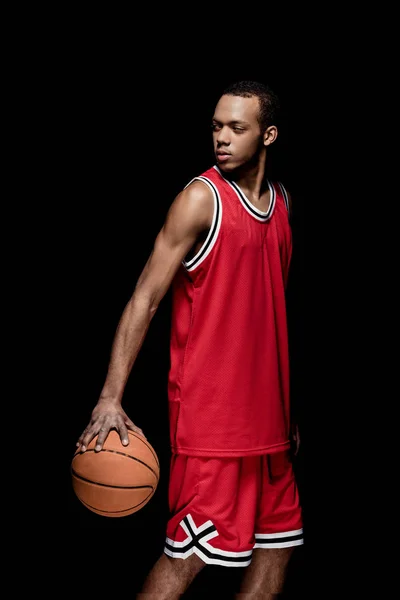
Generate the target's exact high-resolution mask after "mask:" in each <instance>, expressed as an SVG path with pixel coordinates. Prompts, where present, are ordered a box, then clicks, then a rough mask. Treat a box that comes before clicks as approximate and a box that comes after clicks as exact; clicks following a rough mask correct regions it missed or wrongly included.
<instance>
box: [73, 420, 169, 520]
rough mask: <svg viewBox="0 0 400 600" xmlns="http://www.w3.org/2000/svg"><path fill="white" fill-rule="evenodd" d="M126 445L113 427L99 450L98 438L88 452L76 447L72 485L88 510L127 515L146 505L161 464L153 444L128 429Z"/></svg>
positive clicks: (155, 483)
mask: <svg viewBox="0 0 400 600" xmlns="http://www.w3.org/2000/svg"><path fill="white" fill-rule="evenodd" d="M128 434H129V444H128V445H127V446H123V445H122V443H121V440H120V437H119V433H118V432H117V431H115V430H111V431H110V432H109V434H108V436H107V439H106V441H105V442H104V444H103V448H102V450H100V452H95V451H94V447H95V445H96V440H97V437H95V438H94V439H93V440H92V441H91V442H90V444H88V446H87V449H86V451H85V452H79V450H77V451H76V452H75V454H74V456H73V458H72V462H71V474H72V486H73V489H74V492H75V494H76V496H77V497H78V498H79V500H80V501H81V502H82V504H84V506H86V508H88V509H89V510H91V511H93V512H95V513H97V514H98V515H104V516H106V517H124V516H126V515H130V514H132V513H134V512H136V511H138V510H140V509H141V508H143V506H145V505H146V504H147V503H148V502H149V500H150V498H151V497H152V496H153V494H154V492H155V490H156V488H157V485H158V481H159V478H160V463H159V460H158V457H157V454H156V452H155V450H154V448H153V447H152V446H151V444H150V443H149V442H148V441H147V440H145V439H144V438H143V437H142V436H140V435H139V434H137V433H134V432H133V431H128Z"/></svg>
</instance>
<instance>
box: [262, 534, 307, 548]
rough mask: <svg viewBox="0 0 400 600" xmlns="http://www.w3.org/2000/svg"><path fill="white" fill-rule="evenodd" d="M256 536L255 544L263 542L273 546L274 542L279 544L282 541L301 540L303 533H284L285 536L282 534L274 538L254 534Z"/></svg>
mask: <svg viewBox="0 0 400 600" xmlns="http://www.w3.org/2000/svg"><path fill="white" fill-rule="evenodd" d="M255 538H256V542H257V544H263V545H264V544H265V545H268V546H274V545H276V544H281V543H282V542H295V541H297V540H303V534H302V533H298V534H297V535H286V536H282V537H276V538H266V539H265V538H260V537H258V536H257V534H256V536H255Z"/></svg>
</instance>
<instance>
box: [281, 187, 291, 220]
mask: <svg viewBox="0 0 400 600" xmlns="http://www.w3.org/2000/svg"><path fill="white" fill-rule="evenodd" d="M278 185H279V187H280V188H281V192H282V195H283V199H284V201H285V204H286V208H287V211H288V215H289V216H290V205H289V196H288V193H287V191H286V189H285V186H284V185H283V183H281V182H280V181H278Z"/></svg>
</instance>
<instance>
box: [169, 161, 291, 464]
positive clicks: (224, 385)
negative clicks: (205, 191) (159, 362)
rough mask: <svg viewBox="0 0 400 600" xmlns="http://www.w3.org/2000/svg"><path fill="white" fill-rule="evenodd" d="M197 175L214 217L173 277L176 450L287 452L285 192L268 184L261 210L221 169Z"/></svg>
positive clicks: (172, 431) (171, 390)
mask: <svg viewBox="0 0 400 600" xmlns="http://www.w3.org/2000/svg"><path fill="white" fill-rule="evenodd" d="M194 180H198V181H202V182H203V183H204V185H206V186H208V187H209V189H210V190H211V191H212V194H213V196H214V218H213V222H212V226H211V229H210V231H209V234H208V236H207V239H206V240H205V242H204V244H203V246H202V248H201V250H200V251H199V252H198V253H197V254H196V255H195V256H194V257H193V258H191V259H190V260H189V259H188V260H184V261H183V262H182V264H181V266H180V268H179V271H178V272H177V274H176V276H175V278H174V280H173V283H172V294H173V296H172V299H173V305H172V329H171V343H170V359H171V364H170V371H169V376H168V401H169V417H170V440H171V447H172V452H173V453H177V454H186V455H188V456H202V457H205V456H220V457H236V456H244V455H262V454H265V453H273V452H281V451H282V450H285V449H287V448H288V447H289V432H290V419H289V358H288V340H287V324H286V304H285V287H286V282H287V277H288V271H289V264H290V259H291V253H292V237H291V228H290V223H289V215H288V209H289V205H288V199H287V194H286V191H285V189H284V187H283V185H282V184H280V183H273V182H268V186H269V190H270V204H269V208H268V210H267V211H266V212H262V211H260V210H258V209H257V208H255V207H254V206H253V204H252V203H251V202H250V201H249V200H248V199H247V198H246V196H245V194H244V193H243V191H242V190H241V189H240V188H239V186H238V185H237V184H236V183H234V182H233V181H232V182H231V181H228V180H227V179H226V177H225V176H224V175H223V174H222V172H221V171H220V170H219V169H218V167H216V166H214V167H212V168H210V169H208V170H207V171H205V172H204V173H202V174H201V175H200V176H199V177H196V178H195V179H194ZM194 180H192V181H194ZM190 183H191V182H190ZM188 185H189V184H188Z"/></svg>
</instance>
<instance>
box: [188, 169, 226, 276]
mask: <svg viewBox="0 0 400 600" xmlns="http://www.w3.org/2000/svg"><path fill="white" fill-rule="evenodd" d="M193 181H202V182H203V183H205V184H206V185H208V187H209V188H210V190H211V191H212V193H213V197H214V214H213V220H212V223H211V227H210V231H209V232H208V235H207V238H206V240H205V242H204V244H203V245H202V247H201V248H200V250H199V251H198V252H197V254H196V255H195V256H194V257H193V258H191V259H190V260H188V261H185V260H182V264H183V266H184V267H185V268H186V270H187V271H193V270H194V269H196V268H197V267H198V266H199V265H200V264H201V263H202V262H203V261H204V260H205V259H206V257H207V256H208V255H209V254H210V252H211V250H212V249H213V247H214V245H215V242H216V241H217V237H218V233H219V230H220V228H221V222H222V201H221V198H220V195H219V192H218V189H217V187H216V185H215V184H214V183H213V182H212V181H211V180H210V179H208V177H204V176H203V175H199V176H198V177H194V178H193V179H192V180H191V181H189V183H188V184H187V185H186V186H185V188H187V186H188V185H190V184H191V183H192V182H193Z"/></svg>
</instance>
